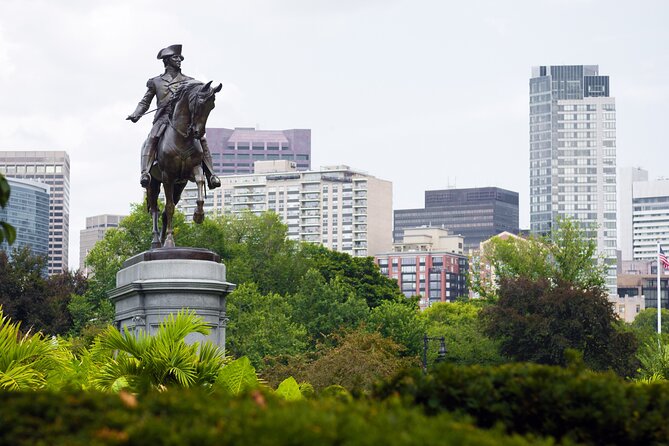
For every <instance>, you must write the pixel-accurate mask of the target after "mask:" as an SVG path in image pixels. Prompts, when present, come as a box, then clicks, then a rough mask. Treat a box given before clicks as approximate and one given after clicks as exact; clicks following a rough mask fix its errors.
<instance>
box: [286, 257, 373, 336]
mask: <svg viewBox="0 0 669 446" xmlns="http://www.w3.org/2000/svg"><path fill="white" fill-rule="evenodd" d="M289 302H290V303H291V305H292V307H293V320H294V321H295V322H298V323H300V324H302V325H303V326H304V327H305V328H306V329H307V334H308V336H309V338H310V340H311V343H312V345H315V344H316V343H317V342H319V341H325V340H326V339H327V338H328V336H329V335H330V334H332V333H334V332H335V331H337V330H339V329H341V328H353V327H357V326H358V325H359V324H360V323H361V322H363V321H365V320H366V319H367V317H368V314H369V309H368V307H367V304H366V302H365V300H364V299H363V298H361V297H359V296H357V295H356V294H355V292H354V290H353V288H352V287H351V286H349V285H347V284H346V283H344V281H343V280H342V279H341V278H339V277H335V278H334V279H332V280H330V282H326V281H325V278H323V276H322V275H321V274H320V273H319V272H318V271H316V270H313V269H310V270H309V271H307V274H306V275H305V276H304V278H303V279H302V283H301V284H300V290H299V291H298V292H297V293H296V294H295V295H293V296H291V297H290V300H289Z"/></svg>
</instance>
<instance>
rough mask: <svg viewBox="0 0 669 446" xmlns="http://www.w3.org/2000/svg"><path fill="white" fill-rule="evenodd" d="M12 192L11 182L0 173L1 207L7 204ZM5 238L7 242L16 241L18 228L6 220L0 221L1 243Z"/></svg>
mask: <svg viewBox="0 0 669 446" xmlns="http://www.w3.org/2000/svg"><path fill="white" fill-rule="evenodd" d="M10 193H11V191H10V188H9V182H8V181H7V179H6V178H5V176H4V175H3V174H1V173H0V208H4V207H6V206H7V203H8V202H9V195H10ZM4 240H7V243H8V244H10V245H11V244H12V243H14V240H16V229H14V227H13V226H12V225H10V224H9V223H7V222H6V221H0V243H2V242H3V241H4Z"/></svg>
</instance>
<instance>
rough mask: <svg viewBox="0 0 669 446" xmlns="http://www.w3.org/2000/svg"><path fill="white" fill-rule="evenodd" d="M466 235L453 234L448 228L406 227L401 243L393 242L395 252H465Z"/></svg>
mask: <svg viewBox="0 0 669 446" xmlns="http://www.w3.org/2000/svg"><path fill="white" fill-rule="evenodd" d="M463 245H464V237H462V236H461V235H451V234H450V233H449V232H448V230H447V229H444V228H433V227H429V226H421V227H418V228H406V229H404V237H403V238H402V241H401V242H399V243H394V244H393V250H394V251H395V252H407V251H422V252H429V251H443V252H450V253H453V254H464V251H463Z"/></svg>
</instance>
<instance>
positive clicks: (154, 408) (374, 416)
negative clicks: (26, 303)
mask: <svg viewBox="0 0 669 446" xmlns="http://www.w3.org/2000/svg"><path fill="white" fill-rule="evenodd" d="M0 420H2V424H3V429H2V431H0V443H3V444H12V445H35V444H49V445H68V446H77V445H124V444H132V445H156V444H162V445H254V446H255V445H282V444H290V445H315V444H317V445H340V444H346V445H377V444H382V445H414V444H421V445H446V446H448V445H483V446H485V445H491V446H492V445H501V446H505V445H517V446H522V445H529V444H537V445H549V444H553V442H552V441H549V440H536V439H535V440H534V441H530V440H529V439H526V438H521V437H518V436H513V437H512V436H508V435H506V434H504V433H503V432H501V431H500V430H492V431H485V430H480V429H476V428H474V427H473V426H471V425H469V424H466V423H462V422H457V421H454V419H453V418H452V417H451V416H449V415H448V414H442V415H439V416H436V417H427V416H425V415H423V414H422V413H421V412H420V410H417V409H412V408H404V407H401V406H400V405H398V404H393V403H378V402H366V401H356V402H353V403H346V402H342V401H340V400H339V399H321V400H304V399H302V400H298V401H293V402H288V401H285V400H281V399H278V398H275V397H273V396H272V395H270V394H264V393H261V392H258V391H254V392H251V393H247V394H245V395H242V396H239V397H236V398H229V397H226V396H220V395H209V394H206V393H203V392H202V391H196V390H193V389H184V390H174V389H173V390H170V391H168V392H152V393H149V394H147V395H145V396H143V397H140V398H137V397H134V396H132V395H130V394H127V393H121V394H119V395H112V394H100V393H95V392H90V393H66V392H61V393H56V394H54V393H47V392H31V393H18V392H16V393H13V392H5V393H0Z"/></svg>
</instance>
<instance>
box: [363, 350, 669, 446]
mask: <svg viewBox="0 0 669 446" xmlns="http://www.w3.org/2000/svg"><path fill="white" fill-rule="evenodd" d="M393 396H400V397H401V398H402V399H403V401H404V402H405V403H407V404H409V405H411V406H414V405H418V406H422V407H423V408H424V409H425V411H426V413H428V414H440V413H443V412H454V413H459V414H464V415H468V416H471V417H473V418H474V420H475V422H476V424H477V425H478V426H479V427H483V428H487V427H491V426H496V425H499V424H501V425H503V426H504V427H505V428H506V430H507V432H509V433H518V434H534V435H542V436H553V437H555V438H557V439H560V440H567V439H568V440H572V441H576V442H578V443H584V444H597V445H599V444H602V445H604V444H630V445H632V444H635V445H649V444H667V443H669V424H667V421H666V420H667V416H668V415H669V382H666V381H662V382H655V383H631V382H626V381H623V380H622V379H620V378H619V377H617V376H616V375H615V374H613V373H612V372H609V373H596V372H592V371H588V370H585V369H583V368H581V367H580V366H572V367H569V368H562V367H555V366H542V365H535V364H519V363H516V364H507V365H502V366H497V367H480V366H469V367H458V366H454V365H450V364H442V365H440V366H438V367H436V368H435V369H434V370H433V371H432V373H431V374H429V375H424V374H422V373H421V372H420V371H418V370H413V371H406V372H403V373H401V374H399V375H397V376H396V377H395V378H393V379H392V380H391V381H389V382H387V383H386V384H384V385H383V386H381V387H380V388H378V389H377V391H376V397H377V398H382V399H383V398H391V397H393Z"/></svg>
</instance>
